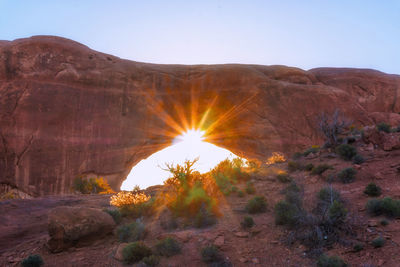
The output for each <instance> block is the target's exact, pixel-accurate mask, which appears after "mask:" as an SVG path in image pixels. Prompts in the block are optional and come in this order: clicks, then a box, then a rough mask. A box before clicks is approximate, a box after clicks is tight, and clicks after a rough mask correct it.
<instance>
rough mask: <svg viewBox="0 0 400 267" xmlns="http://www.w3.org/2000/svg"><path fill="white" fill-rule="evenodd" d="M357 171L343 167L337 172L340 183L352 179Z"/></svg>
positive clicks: (349, 181)
mask: <svg viewBox="0 0 400 267" xmlns="http://www.w3.org/2000/svg"><path fill="white" fill-rule="evenodd" d="M356 173H357V171H356V170H355V169H353V168H351V167H350V168H345V169H343V170H341V171H340V172H339V173H338V178H339V179H340V181H342V183H344V184H347V183H351V182H353V181H354V179H355V176H356Z"/></svg>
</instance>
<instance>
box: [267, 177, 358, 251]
mask: <svg viewBox="0 0 400 267" xmlns="http://www.w3.org/2000/svg"><path fill="white" fill-rule="evenodd" d="M283 193H284V194H285V199H284V200H281V201H279V202H278V203H277V204H276V205H275V222H276V224H280V225H286V226H288V227H289V229H290V230H291V232H290V234H289V235H288V243H290V244H291V243H294V242H296V241H298V242H300V243H302V244H303V245H305V246H306V247H307V248H308V255H309V256H315V255H319V254H320V253H321V249H322V248H323V247H325V246H330V245H332V244H333V243H335V242H337V241H338V240H340V236H341V235H342V234H341V231H345V232H351V231H349V230H348V229H346V227H347V226H346V223H345V220H346V217H347V210H346V209H345V207H344V204H343V202H342V201H341V199H340V195H339V193H338V192H337V191H335V190H333V189H332V188H323V189H321V191H320V192H319V193H318V195H317V200H318V201H317V203H318V204H317V207H316V208H315V209H314V210H313V212H312V213H310V212H308V211H306V210H305V209H304V208H303V199H302V190H301V189H300V188H299V187H298V186H296V185H295V184H291V185H290V186H288V188H286V189H285V190H284V191H283Z"/></svg>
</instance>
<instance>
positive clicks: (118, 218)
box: [104, 209, 122, 224]
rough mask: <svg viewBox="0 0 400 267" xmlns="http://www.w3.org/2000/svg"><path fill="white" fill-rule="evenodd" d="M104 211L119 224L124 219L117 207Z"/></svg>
mask: <svg viewBox="0 0 400 267" xmlns="http://www.w3.org/2000/svg"><path fill="white" fill-rule="evenodd" d="M104 212H106V213H108V214H110V216H111V217H112V218H113V219H114V222H115V223H116V224H119V223H120V222H121V220H122V215H121V212H120V211H119V210H117V209H105V210H104Z"/></svg>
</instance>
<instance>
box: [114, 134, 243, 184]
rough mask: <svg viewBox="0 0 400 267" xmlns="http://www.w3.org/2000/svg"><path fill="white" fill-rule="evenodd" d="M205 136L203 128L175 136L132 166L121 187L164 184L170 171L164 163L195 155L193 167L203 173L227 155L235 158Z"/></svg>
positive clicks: (191, 157)
mask: <svg viewBox="0 0 400 267" xmlns="http://www.w3.org/2000/svg"><path fill="white" fill-rule="evenodd" d="M204 135H205V132H204V131H201V130H197V129H190V130H187V131H186V132H184V133H183V134H181V135H179V136H177V137H175V138H174V140H173V142H172V145H171V146H169V147H167V148H164V149H163V150H160V151H158V152H156V153H154V154H152V155H151V156H150V157H148V158H146V159H144V160H141V161H140V162H139V163H138V164H137V165H136V166H134V167H133V168H132V170H131V172H130V173H129V175H128V177H127V178H126V180H125V181H124V182H123V183H122V186H121V190H132V189H133V187H134V186H135V185H139V186H140V188H147V187H149V186H152V185H158V184H163V182H164V181H165V180H166V179H168V178H169V177H170V173H169V172H168V171H166V170H164V169H165V167H166V166H165V164H166V163H172V164H174V165H176V164H183V163H184V161H185V160H194V159H196V158H198V159H199V160H198V161H197V162H196V164H195V165H194V169H195V170H197V171H199V172H200V173H205V172H207V171H209V170H210V169H212V168H213V167H215V166H216V165H217V164H218V163H219V162H221V161H222V160H224V159H226V158H229V159H232V158H236V157H238V156H237V155H235V154H233V153H232V152H230V151H229V150H227V149H224V148H221V147H218V146H216V145H213V144H211V143H208V142H207V141H205V140H206V138H205V136H204Z"/></svg>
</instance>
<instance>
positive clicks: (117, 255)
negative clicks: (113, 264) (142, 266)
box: [114, 243, 128, 261]
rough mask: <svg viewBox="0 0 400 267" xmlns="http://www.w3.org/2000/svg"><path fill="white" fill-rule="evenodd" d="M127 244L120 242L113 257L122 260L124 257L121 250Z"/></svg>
mask: <svg viewBox="0 0 400 267" xmlns="http://www.w3.org/2000/svg"><path fill="white" fill-rule="evenodd" d="M127 245H128V243H121V244H119V246H118V248H117V251H116V252H115V254H114V259H116V260H118V261H123V260H124V257H123V255H122V250H123V249H124V248H125V247H126V246H127Z"/></svg>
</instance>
